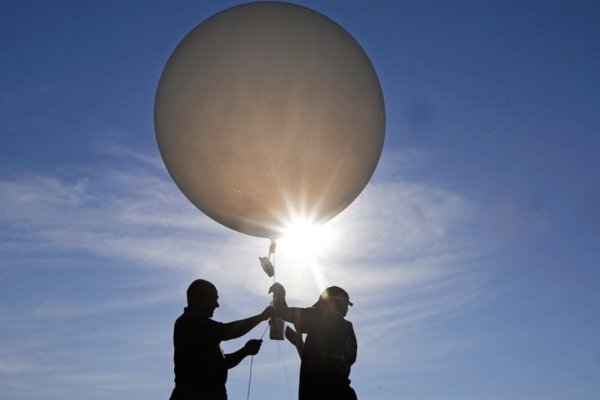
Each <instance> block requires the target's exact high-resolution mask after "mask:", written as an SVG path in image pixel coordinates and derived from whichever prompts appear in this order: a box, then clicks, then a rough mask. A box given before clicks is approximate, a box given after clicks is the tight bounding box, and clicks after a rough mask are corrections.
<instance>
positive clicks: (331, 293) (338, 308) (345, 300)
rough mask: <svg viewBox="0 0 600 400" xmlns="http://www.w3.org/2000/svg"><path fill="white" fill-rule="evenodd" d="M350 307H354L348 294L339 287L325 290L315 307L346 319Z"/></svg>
mask: <svg viewBox="0 0 600 400" xmlns="http://www.w3.org/2000/svg"><path fill="white" fill-rule="evenodd" d="M348 306H352V302H351V301H350V296H348V292H346V291H345V290H344V289H342V288H341V287H339V286H331V287H328V288H327V289H325V290H323V292H322V293H321V295H320V296H319V300H318V301H317V302H316V303H315V305H314V306H313V307H318V308H325V309H329V310H331V311H335V312H337V313H339V314H340V315H341V316H342V317H345V316H346V314H348Z"/></svg>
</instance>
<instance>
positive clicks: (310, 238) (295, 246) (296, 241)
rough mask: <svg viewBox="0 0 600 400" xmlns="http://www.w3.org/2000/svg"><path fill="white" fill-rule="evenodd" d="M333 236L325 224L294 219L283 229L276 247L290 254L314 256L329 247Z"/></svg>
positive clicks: (306, 256) (303, 256)
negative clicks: (283, 231)
mask: <svg viewBox="0 0 600 400" xmlns="http://www.w3.org/2000/svg"><path fill="white" fill-rule="evenodd" d="M334 238H335V235H334V232H333V230H332V229H331V227H330V226H329V225H327V224H325V225H317V224H314V223H312V222H310V221H308V220H296V221H293V222H292V223H290V224H289V225H288V227H287V228H286V229H285V233H284V235H283V237H282V238H281V239H279V240H278V241H277V247H278V248H279V250H281V251H282V252H285V253H287V254H289V255H291V256H295V257H301V258H316V257H318V256H319V255H323V254H324V253H325V252H327V250H328V249H330V248H331V246H332V244H333V242H334Z"/></svg>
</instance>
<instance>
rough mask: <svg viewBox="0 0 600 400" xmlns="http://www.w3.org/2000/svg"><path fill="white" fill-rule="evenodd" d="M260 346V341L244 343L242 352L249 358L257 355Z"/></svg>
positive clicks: (252, 340)
mask: <svg viewBox="0 0 600 400" xmlns="http://www.w3.org/2000/svg"><path fill="white" fill-rule="evenodd" d="M261 344H262V340H261V339H251V340H248V341H247V342H246V344H245V345H244V350H245V351H246V353H247V354H248V355H249V356H255V355H257V354H258V351H259V350H260V345H261Z"/></svg>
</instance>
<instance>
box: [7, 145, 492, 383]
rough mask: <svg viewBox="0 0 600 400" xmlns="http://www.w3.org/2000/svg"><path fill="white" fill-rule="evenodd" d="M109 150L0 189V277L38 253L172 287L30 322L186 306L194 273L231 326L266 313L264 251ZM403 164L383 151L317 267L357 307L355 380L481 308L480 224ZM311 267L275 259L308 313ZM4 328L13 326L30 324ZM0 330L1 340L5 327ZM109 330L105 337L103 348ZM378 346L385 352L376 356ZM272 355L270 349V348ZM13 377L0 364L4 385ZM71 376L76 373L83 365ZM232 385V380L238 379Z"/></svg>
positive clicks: (136, 159) (150, 169) (132, 158)
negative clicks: (437, 327)
mask: <svg viewBox="0 0 600 400" xmlns="http://www.w3.org/2000/svg"><path fill="white" fill-rule="evenodd" d="M117 149H118V150H116V151H113V152H112V154H111V155H113V156H115V155H119V156H123V157H126V159H124V160H122V161H121V163H120V164H119V163H116V165H115V163H112V165H111V166H110V167H103V168H99V169H93V170H90V169H88V170H85V171H79V172H77V171H75V172H73V171H71V175H70V176H61V175H58V174H39V173H37V174H36V173H26V174H22V175H21V176H19V177H18V178H14V177H13V178H12V179H6V178H5V179H3V180H1V181H0V202H2V204H3V205H5V206H4V207H3V209H2V210H1V211H0V226H2V227H3V228H4V229H3V231H4V233H3V234H2V244H0V249H1V250H2V252H3V253H5V254H6V255H7V257H6V258H5V260H4V261H3V262H0V268H11V267H12V266H11V260H13V261H14V260H18V259H19V257H22V255H23V254H32V253H33V254H36V253H39V254H41V255H40V257H43V255H44V254H46V253H47V252H50V251H52V252H62V253H63V254H77V253H80V252H83V253H85V254H90V256H91V257H103V258H107V257H108V258H110V259H113V260H116V261H119V262H120V263H125V265H127V266H128V267H127V268H133V269H139V270H147V269H151V270H152V271H155V272H152V274H160V275H161V276H162V275H163V274H165V273H167V271H168V273H169V274H170V275H172V276H175V277H176V278H173V279H172V280H170V281H165V282H164V285H163V287H162V288H160V289H157V288H153V289H151V290H152V291H153V292H149V291H148V290H147V291H146V292H145V293H143V294H137V295H134V298H133V299H132V298H127V299H125V298H116V299H104V300H98V299H95V300H90V302H88V303H87V304H86V303H83V304H81V305H73V304H72V303H71V300H72V299H71V297H65V298H60V297H57V298H50V299H46V300H47V301H44V304H37V305H34V306H29V307H26V308H25V309H21V310H20V311H19V312H20V313H24V314H25V315H27V316H29V317H30V318H31V319H32V320H34V321H35V322H34V323H32V324H33V326H35V325H37V326H49V327H50V328H51V327H52V325H51V321H53V320H64V321H77V320H81V319H82V318H88V317H90V316H96V317H99V316H103V315H107V316H108V315H112V314H114V313H116V312H121V311H127V310H138V311H137V312H140V311H143V310H146V309H151V308H153V307H156V306H157V305H160V304H161V303H163V302H164V303H168V304H175V303H181V302H182V293H183V292H184V290H185V285H186V284H187V283H188V282H189V281H190V280H191V279H194V278H196V277H198V276H202V277H206V278H208V279H209V280H213V281H215V283H216V284H217V286H218V287H219V291H220V292H221V299H222V301H221V305H222V307H221V309H219V310H218V312H217V315H216V318H217V319H221V320H231V319H236V318H239V317H240V316H243V315H250V314H254V313H256V312H258V311H260V304H263V306H264V305H266V304H265V303H266V301H267V299H268V295H267V294H266V288H268V286H269V285H270V280H269V279H267V278H266V277H265V276H264V275H263V273H262V271H260V268H259V267H258V255H264V254H262V253H263V252H264V253H266V250H267V246H268V243H266V241H265V240H260V239H257V238H251V237H246V236H243V235H239V234H235V233H233V232H230V231H228V230H227V229H225V228H223V227H221V226H220V225H218V224H217V223H215V222H214V221H212V220H210V219H209V218H207V217H205V216H203V215H202V214H200V213H199V211H198V210H196V209H195V208H194V207H193V206H192V205H190V204H189V203H188V202H187V200H186V199H185V198H184V196H183V195H182V194H181V193H180V192H179V191H178V189H177V188H176V186H175V185H174V184H173V183H172V181H171V180H170V178H169V177H168V175H167V174H166V173H165V171H164V170H159V169H157V168H155V167H156V165H155V163H154V161H152V160H154V159H155V158H154V157H153V156H148V155H145V154H136V153H135V152H132V151H130V150H129V149H124V148H118V147H117ZM415 154H417V156H415ZM400 157H401V156H400V155H398V154H393V155H392V156H391V157H390V158H389V159H386V157H385V154H384V158H383V159H382V167H381V170H382V171H385V174H382V173H379V174H378V176H376V177H375V179H374V180H373V182H371V183H370V184H369V186H368V187H367V189H366V190H365V191H364V193H362V194H361V196H360V197H359V199H357V201H356V202H355V203H354V204H352V205H351V206H350V207H349V208H348V210H346V211H344V212H343V213H342V214H341V215H340V216H338V217H337V218H335V219H333V220H332V221H330V222H329V224H330V225H331V229H332V230H334V231H336V232H337V233H338V236H339V241H338V243H337V244H338V245H337V246H336V247H333V248H331V249H330V250H329V252H328V253H327V254H324V255H322V256H321V257H320V258H319V259H318V260H317V264H316V265H317V268H319V269H320V276H322V279H323V281H324V282H323V284H326V285H329V284H338V285H341V286H344V287H345V288H347V289H348V291H349V292H350V293H351V296H352V297H353V300H354V301H355V303H356V307H354V309H353V310H351V314H350V315H349V318H350V319H351V320H353V321H354V323H355V326H357V332H358V333H359V336H360V341H361V354H363V355H362V356H360V358H361V360H363V361H362V362H364V363H365V365H364V368H361V367H358V368H357V373H358V374H360V373H363V374H367V376H369V375H370V373H369V372H368V370H369V368H367V365H370V364H371V363H378V364H380V365H383V366H385V365H389V366H392V365H396V364H397V358H398V356H399V352H400V351H402V346H399V345H398V341H399V340H402V339H407V338H411V340H416V339H415V338H418V336H419V333H420V332H421V330H422V329H424V327H426V325H427V324H429V323H435V321H439V320H440V318H452V317H453V316H454V315H456V314H459V313H461V312H465V310H468V309H469V307H476V306H477V305H478V304H480V303H481V301H482V299H481V292H482V290H483V288H484V287H485V286H486V284H487V283H486V279H485V274H484V273H483V272H482V271H475V272H474V270H473V268H472V267H470V266H472V265H473V264H474V263H475V260H476V259H477V257H478V256H481V254H482V253H483V252H485V249H488V248H489V247H490V245H489V244H486V245H485V246H483V244H482V243H481V241H480V240H479V238H478V237H477V235H473V231H472V230H471V229H470V228H471V227H476V225H477V221H476V219H477V213H478V211H477V207H476V206H475V205H474V204H472V203H471V202H469V201H468V200H467V199H465V198H463V197H462V196H460V195H458V194H456V193H453V192H452V191H450V190H448V189H443V188H438V187H433V186H430V185H423V184H417V183H414V182H410V181H407V180H404V179H403V178H402V170H401V168H408V167H407V165H408V164H410V160H411V159H414V158H415V157H416V158H417V159H418V162H419V163H422V162H424V161H423V160H426V159H427V157H426V155H424V154H420V153H415V152H412V153H410V154H409V156H408V161H405V162H400V163H398V160H399V159H400ZM396 163H397V166H395V164H396ZM466 227H468V228H469V229H467V228H466ZM65 252H66V253H65ZM23 267H25V268H26V267H27V266H26V265H23ZM307 267H308V266H307V265H305V263H304V262H303V261H302V260H295V259H293V258H292V257H291V256H290V255H286V254H278V280H280V281H282V282H283V283H284V284H285V285H286V287H288V291H289V302H290V304H292V305H298V306H308V305H310V304H312V303H313V302H314V301H315V299H316V297H317V295H318V293H319V286H320V285H318V284H317V282H314V278H313V277H312V276H311V275H312V272H311V271H310V269H309V268H307ZM182 282H183V283H182ZM310 282H313V283H310ZM392 299H393V300H392ZM398 304H399V305H398ZM5 311H6V310H5ZM8 312H10V310H8ZM173 318H175V316H173ZM11 320H12V323H13V324H15V325H14V326H17V325H19V324H20V323H23V321H24V320H27V318H25V319H19V320H14V319H12V318H9V321H11ZM39 324H43V325H39ZM51 329H52V328H51ZM261 329H262V328H261ZM396 330H401V331H402V332H403V336H402V337H401V338H400V337H396V336H394V335H390V331H396ZM4 332H5V333H4V336H5V335H7V334H8V333H7V332H9V330H6V329H4ZM114 334H115V335H118V333H116V332H115V333H114ZM0 335H2V332H1V331H0ZM110 335H111V334H110V333H107V337H106V338H103V339H102V340H108V341H110ZM59 336H60V335H55V336H54V337H47V338H46V340H48V342H47V343H46V345H47V346H50V347H56V348H58V346H60V340H61V339H60V337H59ZM40 340H44V339H43V338H40ZM96 340H100V339H96ZM138 340H140V341H142V342H145V343H157V345H159V346H160V343H162V344H163V346H170V344H169V343H168V341H164V340H163V339H160V338H159V337H157V336H156V333H153V332H140V333H139V337H138ZM10 342H12V343H15V344H16V345H17V346H22V347H21V354H20V355H21V358H19V352H18V351H17V352H13V353H11V354H13V356H16V357H17V358H16V359H15V360H17V361H14V363H13V364H7V365H13V370H15V368H16V366H19V365H29V364H27V362H25V361H22V364H19V363H20V362H21V361H18V360H20V359H23V360H25V359H26V354H27V353H28V352H29V351H30V349H31V347H29V346H28V345H27V344H25V342H26V340H18V341H15V339H14V338H12V339H11V341H10ZM383 344H389V347H388V346H385V347H386V348H385V349H384V346H383ZM457 348H461V347H460V345H457V344H456V343H453V342H451V341H449V342H448V343H447V345H440V346H438V348H437V349H436V352H437V354H438V355H439V357H435V356H434V355H432V354H428V355H427V356H423V358H422V359H421V361H422V363H421V364H420V365H421V366H422V367H423V368H425V367H426V364H428V363H433V362H438V363H439V362H440V360H441V358H443V357H445V356H446V355H447V354H448V353H449V352H452V351H455V350H456V349H457ZM390 349H396V350H390ZM166 350H169V349H165V348H162V347H161V348H160V349H156V351H155V354H156V356H157V357H164V354H165V352H166ZM285 351H286V353H285V354H286V355H285V357H286V360H288V361H289V362H291V363H292V364H291V367H290V372H289V373H290V374H291V375H292V376H295V375H296V374H297V371H296V369H297V362H294V361H293V360H295V355H294V354H293V352H292V350H290V349H286V350H285ZM269 352H272V350H270V351H265V353H266V354H269ZM265 357H266V356H265ZM266 360H267V359H265V361H261V362H259V363H258V364H257V375H256V379H257V383H256V384H257V385H260V384H262V383H260V382H262V381H264V382H263V383H264V384H266V381H267V380H268V373H267V371H270V370H271V367H272V366H268V365H266V364H265V365H263V362H266V363H267V364H268V363H269V361H266ZM432 360H435V361H432ZM45 362H46V363H48V362H50V364H47V365H45V367H46V368H52V367H55V368H64V367H65V365H61V363H54V362H52V361H50V360H48V359H45ZM273 368H274V367H273ZM8 369H9V367H8V366H7V367H6V368H4V370H3V369H0V376H2V374H4V373H8V372H7V370H8ZM68 370H69V371H71V372H69V373H72V372H74V371H76V370H77V367H76V366H72V367H71V368H68ZM263 372H264V374H263ZM11 374H13V375H14V374H19V371H17V370H15V371H13V372H11ZM84 375H85V374H84ZM66 376H67V375H65V377H66ZM94 376H97V377H98V379H97V380H94V378H93V377H94ZM233 376H235V375H233ZM89 377H90V379H87V380H86V379H82V380H81V381H82V382H87V383H86V384H89V385H92V386H94V387H96V388H99V387H104V388H109V387H114V388H115V390H117V389H118V388H119V387H121V386H120V385H121V381H119V378H118V377H117V376H114V377H113V376H112V375H111V376H107V375H102V372H100V373H99V375H94V374H91V375H90V376H89ZM40 379H41V378H40ZM61 379H63V378H61ZM64 379H67V378H64ZM233 379H234V381H232V382H231V383H232V385H237V384H239V383H240V382H237V381H235V378H233ZM239 379H242V378H239ZM168 381H169V380H168V379H166V380H165V382H168ZM134 386H135V385H134ZM123 390H125V389H123ZM132 390H133V389H132Z"/></svg>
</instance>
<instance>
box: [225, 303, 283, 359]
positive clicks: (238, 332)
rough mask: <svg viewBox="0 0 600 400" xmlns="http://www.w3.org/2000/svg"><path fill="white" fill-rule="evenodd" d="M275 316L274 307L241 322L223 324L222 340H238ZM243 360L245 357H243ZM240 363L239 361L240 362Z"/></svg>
mask: <svg viewBox="0 0 600 400" xmlns="http://www.w3.org/2000/svg"><path fill="white" fill-rule="evenodd" d="M272 314H273V307H271V306H269V307H267V308H265V309H264V311H263V312H262V313H260V314H257V315H254V316H252V317H250V318H246V319H240V320H239V321H232V322H228V323H226V324H223V338H222V340H231V339H237V338H239V337H241V336H244V335H245V334H246V333H248V332H250V331H251V330H252V329H253V328H254V327H255V326H256V325H258V324H260V323H261V322H262V321H266V320H267V319H269V318H270V317H271V315H272ZM242 358H243V357H242ZM238 362H239V361H238Z"/></svg>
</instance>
